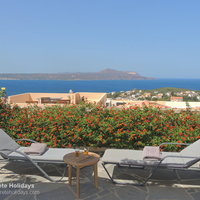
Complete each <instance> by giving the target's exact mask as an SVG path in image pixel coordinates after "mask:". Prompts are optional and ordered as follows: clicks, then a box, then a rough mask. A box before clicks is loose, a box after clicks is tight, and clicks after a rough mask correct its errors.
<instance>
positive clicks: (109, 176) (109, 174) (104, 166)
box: [102, 163, 116, 183]
mask: <svg viewBox="0 0 200 200" xmlns="http://www.w3.org/2000/svg"><path fill="white" fill-rule="evenodd" d="M102 166H103V168H104V169H105V171H106V173H107V174H108V176H109V178H110V180H111V181H112V182H113V183H116V182H115V181H114V180H113V178H112V176H111V175H110V173H109V172H108V170H107V169H106V167H105V164H104V163H102Z"/></svg>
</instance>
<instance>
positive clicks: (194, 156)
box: [102, 140, 200, 185]
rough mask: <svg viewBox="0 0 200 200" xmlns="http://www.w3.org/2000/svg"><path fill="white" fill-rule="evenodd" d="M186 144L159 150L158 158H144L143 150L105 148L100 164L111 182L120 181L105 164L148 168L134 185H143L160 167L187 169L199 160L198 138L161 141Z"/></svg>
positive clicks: (199, 142)
mask: <svg viewBox="0 0 200 200" xmlns="http://www.w3.org/2000/svg"><path fill="white" fill-rule="evenodd" d="M169 144H172V145H176V144H178V145H187V147H186V148H184V149H183V150H182V151H180V152H161V155H160V159H144V152H143V151H142V150H141V151H140V150H129V149H107V150H106V151H105V153H104V155H103V157H102V165H103V167H104V169H105V171H106V173H107V174H108V176H109V178H110V179H111V181H112V182H113V183H120V184H121V182H118V181H116V180H114V178H113V177H112V176H111V174H110V173H109V171H108V169H107V168H106V165H107V164H113V165H117V166H128V167H135V168H142V169H144V168H150V169H151V171H150V173H149V175H148V176H147V177H146V178H145V179H144V180H142V181H141V180H139V179H138V180H137V181H138V183H134V184H136V185H144V184H146V183H147V181H148V180H149V179H150V178H151V177H152V175H153V174H154V173H155V172H156V170H157V169H158V168H160V167H162V168H167V169H189V168H191V167H192V166H194V164H196V163H197V162H199V161H200V140H197V141H196V142H194V143H193V144H180V143H162V144H161V145H160V146H159V147H161V146H162V145H169Z"/></svg>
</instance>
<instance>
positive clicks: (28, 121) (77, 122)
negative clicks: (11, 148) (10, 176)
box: [0, 103, 200, 151]
mask: <svg viewBox="0 0 200 200" xmlns="http://www.w3.org/2000/svg"><path fill="white" fill-rule="evenodd" d="M0 115H1V116H0V120H1V121H0V128H2V129H4V130H5V131H6V132H7V133H9V134H10V135H11V136H12V137H13V138H29V139H33V140H36V141H38V142H45V143H47V144H48V145H49V146H51V147H74V146H76V147H80V146H90V147H91V146H92V147H108V148H131V149H133V148H134V149H141V148H143V147H144V146H147V145H159V144H160V143H163V142H178V143H192V142H194V141H196V140H197V139H199V138H200V134H199V133H200V113H197V112H196V113H195V112H190V111H182V112H180V113H176V112H174V111H173V110H166V111H164V110H160V109H158V108H151V107H143V108H139V107H132V108H129V109H116V108H111V109H108V108H104V107H101V106H97V105H91V104H82V105H72V106H63V107H62V106H53V107H45V108H39V107H37V106H32V107H28V108H19V107H16V106H15V107H11V106H10V105H7V104H4V103H1V104H0ZM26 144H27V145H28V144H29V143H26ZM178 148H180V145H175V146H174V145H173V146H166V147H165V150H170V151H171V150H177V149H178Z"/></svg>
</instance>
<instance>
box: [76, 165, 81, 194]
mask: <svg viewBox="0 0 200 200" xmlns="http://www.w3.org/2000/svg"><path fill="white" fill-rule="evenodd" d="M76 189H77V197H78V198H80V168H79V167H77V168H76Z"/></svg>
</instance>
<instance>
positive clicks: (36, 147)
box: [24, 143, 48, 156]
mask: <svg viewBox="0 0 200 200" xmlns="http://www.w3.org/2000/svg"><path fill="white" fill-rule="evenodd" d="M47 149H48V147H47V144H45V143H32V144H31V146H30V147H27V148H25V149H24V153H26V154H28V155H38V156H40V155H42V154H43V153H45V151H47Z"/></svg>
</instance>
